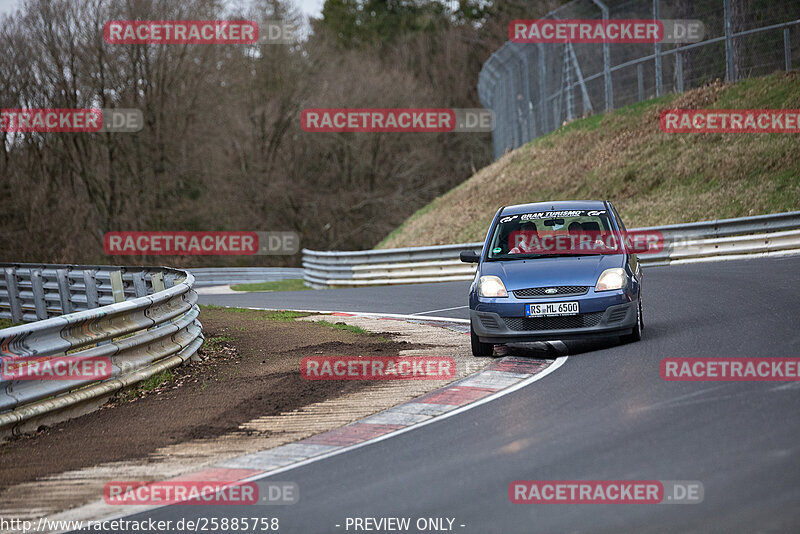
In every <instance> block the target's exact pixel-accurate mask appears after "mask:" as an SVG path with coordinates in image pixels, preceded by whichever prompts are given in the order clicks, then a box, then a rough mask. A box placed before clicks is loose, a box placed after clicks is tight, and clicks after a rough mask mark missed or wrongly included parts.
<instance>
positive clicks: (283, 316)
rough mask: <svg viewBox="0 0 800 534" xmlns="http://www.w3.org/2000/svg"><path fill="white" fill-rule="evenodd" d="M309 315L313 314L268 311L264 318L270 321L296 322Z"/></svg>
mask: <svg viewBox="0 0 800 534" xmlns="http://www.w3.org/2000/svg"><path fill="white" fill-rule="evenodd" d="M308 315H311V314H310V313H306V312H296V311H289V310H280V311H268V312H267V313H266V315H264V316H263V318H264V319H267V320H268V321H294V320H295V319H297V318H298V317H306V316H308Z"/></svg>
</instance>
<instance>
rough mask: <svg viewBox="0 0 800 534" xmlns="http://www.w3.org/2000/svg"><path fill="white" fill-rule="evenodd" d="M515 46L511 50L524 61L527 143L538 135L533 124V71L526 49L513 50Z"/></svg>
mask: <svg viewBox="0 0 800 534" xmlns="http://www.w3.org/2000/svg"><path fill="white" fill-rule="evenodd" d="M515 44H516V43H515ZM513 46H514V45H512V48H511V50H513V51H514V52H515V53H516V54H517V57H519V58H520V59H521V60H522V80H521V81H522V100H523V102H524V103H525V113H524V114H525V124H526V126H527V128H526V130H527V132H526V133H525V139H524V140H523V141H524V142H526V143H527V142H528V141H530V140H531V139H533V138H534V137H535V135H536V133H535V131H534V124H533V108H532V107H531V71H530V67H529V66H528V54H526V53H525V49H524V48H523V49H522V50H517V49H515V48H513Z"/></svg>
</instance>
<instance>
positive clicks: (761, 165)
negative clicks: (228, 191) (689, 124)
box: [377, 72, 800, 248]
mask: <svg viewBox="0 0 800 534" xmlns="http://www.w3.org/2000/svg"><path fill="white" fill-rule="evenodd" d="M668 108H697V109H704V108H717V109H726V108H727V109H732V108H733V109H759V108H771V109H775V108H791V109H797V108H800V76H799V75H798V73H797V72H792V73H788V74H786V73H781V74H775V75H771V76H767V77H764V78H754V79H748V80H744V81H742V82H739V83H737V84H734V85H724V84H722V83H715V84H712V85H709V86H706V87H702V88H698V89H695V90H692V91H689V92H688V93H684V94H681V95H675V94H671V95H667V96H664V97H661V98H657V99H653V100H648V101H645V102H640V103H637V104H633V105H630V106H626V107H624V108H621V109H618V110H616V111H613V112H611V113H605V114H602V115H594V116H590V117H587V118H584V119H580V120H576V121H573V122H571V123H569V124H567V125H565V126H562V127H561V128H560V129H558V130H556V131H555V132H553V133H551V134H549V135H547V136H544V137H541V138H539V139H535V140H533V141H531V142H530V143H528V144H526V145H525V146H523V147H521V148H519V149H518V150H515V151H513V152H511V153H510V154H506V155H505V156H504V157H502V158H501V159H500V160H498V161H496V162H495V163H493V164H492V165H489V166H488V167H485V168H483V169H481V170H480V171H479V172H478V173H477V174H475V175H474V176H472V177H471V178H470V179H469V180H467V181H466V182H464V183H462V184H460V185H459V186H458V187H456V188H454V189H452V190H451V191H449V192H447V193H445V194H444V195H442V196H441V197H439V198H437V199H435V200H434V201H433V202H431V203H430V204H428V205H427V206H425V207H423V208H422V209H420V210H419V211H417V212H416V213H415V214H414V215H412V216H411V217H410V218H409V219H408V220H407V221H406V222H405V223H404V224H403V225H402V226H400V227H399V228H397V229H396V230H395V231H394V232H392V233H391V234H389V235H388V236H387V237H386V238H385V239H384V240H383V241H382V242H381V243H380V244H379V245H378V247H377V248H393V247H407V246H417V245H436V244H445V243H464V242H472V241H482V240H483V238H484V237H485V235H486V230H487V228H488V227H489V224H490V223H491V220H492V217H493V216H494V213H495V212H496V211H497V208H499V207H500V206H503V205H509V204H522V203H526V202H539V201H548V200H574V199H599V200H603V199H608V200H611V201H613V202H614V204H615V205H616V207H617V209H618V210H619V211H620V213H621V214H622V216H623V218H624V219H625V222H626V224H627V226H628V227H629V228H631V227H642V226H654V225H661V224H672V223H681V222H690V221H702V220H708V219H716V218H727V217H744V216H748V215H759V214H764V213H775V212H781V211H792V210H797V209H800V134H750V133H730V134H668V133H664V132H662V131H661V129H660V128H659V114H660V112H661V111H662V110H664V109H668Z"/></svg>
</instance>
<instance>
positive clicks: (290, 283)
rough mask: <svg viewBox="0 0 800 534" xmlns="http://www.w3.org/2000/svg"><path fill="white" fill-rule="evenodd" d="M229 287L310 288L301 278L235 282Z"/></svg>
mask: <svg viewBox="0 0 800 534" xmlns="http://www.w3.org/2000/svg"><path fill="white" fill-rule="evenodd" d="M231 289H233V290H234V291H306V290H308V289H311V288H310V287H308V286H306V285H305V283H304V282H303V279H302V278H289V279H286V280H276V281H274V282H259V283H257V284H236V285H233V286H231Z"/></svg>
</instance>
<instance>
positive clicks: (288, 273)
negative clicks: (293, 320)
mask: <svg viewBox="0 0 800 534" xmlns="http://www.w3.org/2000/svg"><path fill="white" fill-rule="evenodd" d="M187 270H188V271H189V272H190V273H192V274H193V275H194V278H195V283H194V287H203V286H223V285H230V284H251V283H258V282H275V281H277V280H286V279H289V278H303V269H300V268H298V267H219V268H218V267H207V268H206V267H203V268H199V269H187Z"/></svg>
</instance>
